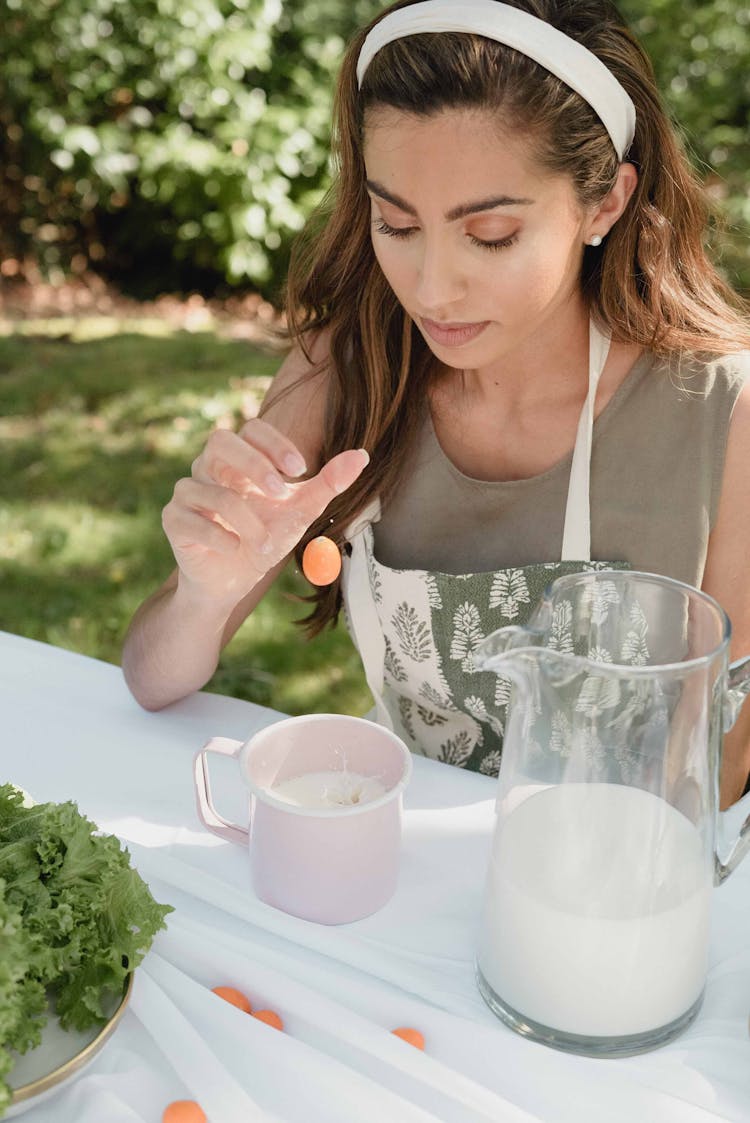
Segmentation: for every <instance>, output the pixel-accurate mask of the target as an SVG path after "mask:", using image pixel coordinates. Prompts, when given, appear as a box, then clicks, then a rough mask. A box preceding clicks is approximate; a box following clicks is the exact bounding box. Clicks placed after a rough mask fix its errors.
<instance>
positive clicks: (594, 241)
mask: <svg viewBox="0 0 750 1123" xmlns="http://www.w3.org/2000/svg"><path fill="white" fill-rule="evenodd" d="M601 244H602V236H601V234H594V235H593V236H592V238H591V241H590V242H589V245H590V246H600V245H601Z"/></svg>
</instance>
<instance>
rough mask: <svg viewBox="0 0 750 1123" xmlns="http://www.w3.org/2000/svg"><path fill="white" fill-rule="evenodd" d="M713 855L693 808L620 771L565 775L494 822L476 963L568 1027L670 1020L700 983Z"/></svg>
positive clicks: (554, 1024)
mask: <svg viewBox="0 0 750 1123" xmlns="http://www.w3.org/2000/svg"><path fill="white" fill-rule="evenodd" d="M712 884H713V880H712V860H711V855H710V854H709V853H708V852H707V851H706V849H705V847H704V845H703V842H702V840H701V836H700V834H699V832H698V831H697V830H696V828H695V827H694V826H693V824H692V823H691V822H690V820H689V819H688V818H686V816H684V815H683V814H682V813H681V812H679V811H678V810H676V809H675V808H674V807H672V806H671V805H670V804H669V803H667V802H666V801H665V800H663V799H661V798H659V797H658V796H655V795H653V794H651V793H650V792H647V791H643V790H641V789H639V788H633V787H627V786H625V785H619V784H601V783H590V784H560V785H557V786H554V787H549V788H545V789H543V790H541V791H537V792H536V793H535V794H533V795H531V796H529V797H528V798H526V799H525V800H524V801H523V802H522V803H521V804H520V805H518V806H517V807H516V808H515V809H514V810H512V811H511V812H510V814H509V815H508V817H507V819H506V820H505V821H504V822H503V823H502V826H501V828H500V829H499V830H498V831H497V833H496V837H495V840H494V843H493V852H492V856H491V859H490V865H489V870H488V878H487V887H486V892H485V915H484V919H483V923H482V934H481V940H480V946H479V952H478V959H477V966H478V968H479V971H480V973H481V975H482V976H483V979H484V982H485V983H486V984H488V985H489V987H490V988H491V989H492V991H493V992H494V994H495V995H496V997H497V998H498V999H499V1000H500V1002H501V1003H502V1004H504V1005H507V1006H509V1007H511V1008H512V1010H513V1011H515V1012H516V1013H517V1014H520V1015H521V1016H522V1017H523V1018H528V1019H531V1020H533V1021H534V1022H537V1023H539V1024H540V1025H542V1026H545V1027H548V1028H550V1029H553V1030H558V1031H560V1032H563V1033H569V1034H581V1035H585V1036H596V1037H600V1036H601V1037H610V1036H625V1035H629V1034H639V1033H643V1032H647V1031H650V1030H654V1029H658V1028H660V1027H662V1026H667V1025H669V1024H670V1023H671V1022H673V1021H674V1020H675V1019H677V1018H679V1017H681V1016H682V1015H684V1014H685V1013H686V1011H688V1010H689V1009H690V1007H691V1006H692V1005H693V1004H694V1003H696V1002H697V1001H698V999H699V998H700V996H701V993H702V990H703V986H704V982H705V975H706V961H707V951H708V927H709V903H710V896H711V887H712Z"/></svg>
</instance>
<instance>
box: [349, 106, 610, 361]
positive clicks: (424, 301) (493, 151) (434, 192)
mask: <svg viewBox="0 0 750 1123" xmlns="http://www.w3.org/2000/svg"><path fill="white" fill-rule="evenodd" d="M364 156H365V164H366V169H367V181H368V190H369V193H370V198H371V201H372V207H371V218H372V243H373V246H374V250H375V256H376V257H377V260H378V262H379V263H380V267H381V269H382V271H383V273H384V275H385V277H386V279H387V280H388V283H389V284H390V285H391V287H392V289H393V291H394V293H395V294H396V296H397V298H398V299H399V301H400V302H401V304H402V305H403V307H404V308H405V310H406V311H407V312H408V314H409V315H410V316H411V318H412V319H413V320H414V322H415V324H416V325H417V327H418V328H419V330H420V331H421V332H422V334H423V336H424V338H425V340H426V341H427V343H428V345H429V346H430V348H431V349H432V351H433V352H434V353H435V354H436V355H437V356H438V358H440V359H441V360H442V361H443V362H444V363H445V364H446V365H448V366H454V367H457V368H462V369H465V368H467V367H468V368H473V369H481V368H482V367H486V366H489V365H490V364H492V363H493V362H495V361H497V360H500V359H502V358H503V356H505V355H509V354H511V353H513V352H514V351H515V350H517V349H518V348H522V347H523V344H524V341H525V340H527V339H529V338H530V337H538V334H539V332H540V330H542V332H543V333H544V334H550V333H554V331H555V330H556V329H557V328H558V327H559V328H561V329H564V326H565V323H566V321H567V320H568V319H569V317H570V316H571V314H573V315H577V316H580V314H581V297H580V289H579V275H580V269H581V258H582V254H583V247H584V243H585V240H586V236H587V233H588V234H590V233H595V232H596V231H595V230H594V231H590V230H589V229H588V226H587V216H586V215H584V214H583V213H582V212H581V210H580V208H579V207H578V205H577V202H576V199H575V195H574V192H573V186H572V184H571V182H570V181H569V180H568V179H567V178H564V177H557V176H554V177H552V176H550V175H549V174H546V173H543V172H541V171H540V170H539V169H538V168H537V167H535V166H534V163H533V161H532V158H531V155H530V152H529V151H528V150H527V146H525V145H524V144H523V142H522V141H521V140H520V139H519V138H518V136H512V135H508V136H504V135H502V134H501V133H500V132H499V131H498V127H497V124H496V121H495V120H494V119H493V117H492V115H491V114H490V113H489V112H487V111H483V110H469V109H466V110H445V111H443V112H441V113H439V114H437V115H436V116H433V117H417V116H414V115H412V114H406V113H402V112H400V111H398V110H394V109H390V108H376V109H373V110H370V111H369V113H368V117H367V126H366V130H365V143H364ZM588 225H589V226H590V216H588ZM602 232H604V231H602ZM441 325H443V326H442V328H441ZM546 329H548V330H546Z"/></svg>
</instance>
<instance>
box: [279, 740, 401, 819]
mask: <svg viewBox="0 0 750 1123" xmlns="http://www.w3.org/2000/svg"><path fill="white" fill-rule="evenodd" d="M334 755H335V756H336V757H339V758H340V759H341V762H342V765H341V768H338V769H336V768H334V769H327V770H325V771H322V772H305V773H302V775H300V776H292V777H290V778H289V779H287V780H281V781H280V782H279V783H276V784H273V785H272V786H271V788H270V789H269V791H270V792H271V794H272V795H274V796H276V798H277V799H281V800H283V801H284V802H285V803H291V804H293V805H295V806H297V807H309V808H315V809H317V810H320V809H322V808H327V807H330V808H333V807H356V806H359V805H361V804H365V803H372V802H373V800H376V799H379V798H380V797H381V796H384V795H385V794H386V792H387V790H388V789H387V788H386V786H385V784H384V783H383V781H382V779H381V778H380V777H379V776H370V775H364V774H362V773H360V772H351V771H350V770H349V766H348V764H347V758H346V750H344V749H335V750H334Z"/></svg>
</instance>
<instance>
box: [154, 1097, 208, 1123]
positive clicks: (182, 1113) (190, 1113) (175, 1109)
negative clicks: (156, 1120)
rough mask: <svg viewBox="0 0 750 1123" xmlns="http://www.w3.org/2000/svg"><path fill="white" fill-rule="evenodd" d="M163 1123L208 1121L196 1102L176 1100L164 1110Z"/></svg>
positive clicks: (206, 1122)
mask: <svg viewBox="0 0 750 1123" xmlns="http://www.w3.org/2000/svg"><path fill="white" fill-rule="evenodd" d="M161 1123H208V1119H207V1118H206V1113H205V1112H204V1110H203V1108H202V1107H200V1106H199V1105H198V1104H197V1103H196V1102H195V1100H175V1101H174V1102H173V1103H171V1104H167V1106H166V1107H165V1108H164V1114H163V1115H162V1117H161Z"/></svg>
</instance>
